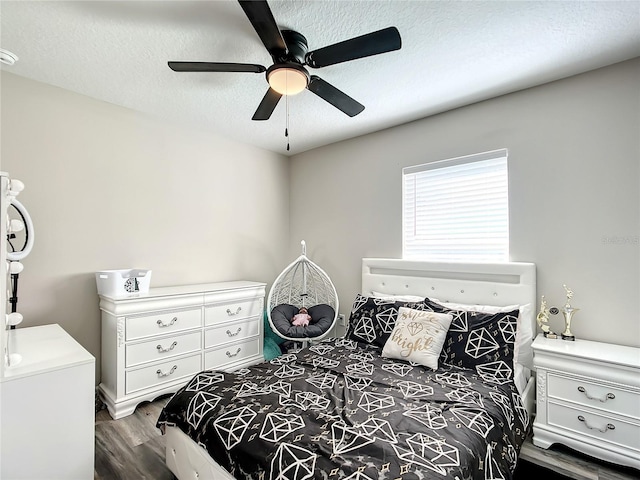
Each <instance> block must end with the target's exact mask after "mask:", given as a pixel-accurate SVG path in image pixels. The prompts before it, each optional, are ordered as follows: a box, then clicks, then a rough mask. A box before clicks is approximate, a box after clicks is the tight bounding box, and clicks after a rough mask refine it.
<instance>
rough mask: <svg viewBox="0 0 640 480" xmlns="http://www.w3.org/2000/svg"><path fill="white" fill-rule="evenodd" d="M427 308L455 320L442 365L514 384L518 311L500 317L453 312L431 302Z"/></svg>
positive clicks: (496, 315)
mask: <svg viewBox="0 0 640 480" xmlns="http://www.w3.org/2000/svg"><path fill="white" fill-rule="evenodd" d="M425 305H426V309H427V310H430V311H433V312H438V313H448V314H450V315H452V316H453V321H452V322H451V326H450V327H449V331H448V332H447V336H446V339H445V341H444V345H443V348H442V353H441V354H440V362H442V363H447V364H449V365H455V366H457V367H462V368H469V369H472V370H475V371H476V372H477V373H478V375H480V377H481V378H482V379H483V380H484V381H485V382H489V383H496V384H503V383H507V382H510V381H512V380H513V374H514V371H513V356H514V351H515V341H516V331H517V326H518V310H514V311H511V312H498V313H480V312H473V311H465V310H452V309H449V308H446V307H443V306H442V305H440V304H438V303H436V302H433V301H431V300H430V299H428V298H427V299H425Z"/></svg>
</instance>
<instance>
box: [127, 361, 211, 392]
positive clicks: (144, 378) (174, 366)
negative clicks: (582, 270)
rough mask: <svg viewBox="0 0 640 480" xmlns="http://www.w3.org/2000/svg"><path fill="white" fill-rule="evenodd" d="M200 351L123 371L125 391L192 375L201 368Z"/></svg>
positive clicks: (132, 390)
mask: <svg viewBox="0 0 640 480" xmlns="http://www.w3.org/2000/svg"><path fill="white" fill-rule="evenodd" d="M201 359H202V356H201V354H200V353H198V354H197V355H191V356H189V357H182V358H176V359H172V360H168V361H165V362H159V363H155V364H153V365H149V366H148V367H143V368H138V369H135V370H127V372H126V373H125V393H126V394H129V393H132V392H135V391H137V390H142V389H144V388H149V387H154V386H156V385H160V384H163V383H170V382H174V381H175V380H178V379H180V378H184V377H192V376H193V375H195V374H196V373H198V372H199V371H201V370H202V368H201Z"/></svg>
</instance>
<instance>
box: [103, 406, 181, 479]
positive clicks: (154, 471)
mask: <svg viewBox="0 0 640 480" xmlns="http://www.w3.org/2000/svg"><path fill="white" fill-rule="evenodd" d="M167 401H168V398H163V399H159V400H156V401H155V402H152V403H143V404H140V405H139V406H138V408H136V411H135V412H134V413H133V415H129V416H128V417H124V418H121V419H120V420H113V419H112V418H111V417H110V416H109V412H108V411H107V410H106V409H104V410H100V411H99V412H98V413H96V433H95V436H96V459H95V460H96V461H95V474H94V480H175V477H174V476H173V474H172V473H171V471H170V470H169V469H168V468H167V466H166V465H165V463H164V459H165V453H164V448H165V443H164V438H163V437H162V435H161V433H160V430H158V429H157V428H156V420H157V419H158V416H159V415H160V411H161V410H162V407H164V405H165V404H166V403H167Z"/></svg>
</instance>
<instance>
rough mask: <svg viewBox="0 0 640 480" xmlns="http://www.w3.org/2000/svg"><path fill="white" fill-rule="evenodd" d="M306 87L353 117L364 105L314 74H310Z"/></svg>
mask: <svg viewBox="0 0 640 480" xmlns="http://www.w3.org/2000/svg"><path fill="white" fill-rule="evenodd" d="M307 88H308V89H309V90H311V91H312V92H313V93H315V94H316V95H318V96H319V97H320V98H322V99H323V100H326V101H327V102H329V103H330V104H331V105H333V106H334V107H336V108H337V109H338V110H342V111H343V112H344V113H346V114H347V115H349V116H350V117H355V116H356V115H358V114H359V113H360V112H362V111H363V110H364V105H362V104H361V103H358V102H357V101H355V100H354V99H353V98H351V97H350V96H349V95H347V94H346V93H344V92H342V91H340V90H338V89H337V88H336V87H334V86H333V85H331V84H330V83H327V82H325V81H324V80H322V79H321V78H320V77H317V76H315V75H311V79H310V80H309V85H308V86H307Z"/></svg>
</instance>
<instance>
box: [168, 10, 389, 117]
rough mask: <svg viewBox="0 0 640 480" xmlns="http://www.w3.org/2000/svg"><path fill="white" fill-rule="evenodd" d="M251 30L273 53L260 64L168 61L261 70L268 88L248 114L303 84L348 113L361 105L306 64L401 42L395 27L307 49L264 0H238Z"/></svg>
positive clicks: (192, 68)
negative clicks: (270, 61) (268, 61)
mask: <svg viewBox="0 0 640 480" xmlns="http://www.w3.org/2000/svg"><path fill="white" fill-rule="evenodd" d="M238 1H239V3H240V6H241V7H242V9H243V10H244V13H245V14H246V15H247V18H248V19H249V21H250V22H251V24H252V25H253V28H254V29H255V30H256V33H257V34H258V36H259V37H260V40H262V43H263V44H264V46H265V47H266V48H267V51H268V52H269V54H270V55H271V58H272V59H273V65H271V66H270V67H269V68H265V67H264V66H262V65H257V64H251V63H223V62H168V63H169V68H171V69H172V70H174V71H176V72H246V73H263V72H266V77H267V82H268V83H269V90H268V91H267V93H266V95H265V96H264V98H263V99H262V101H261V102H260V105H258V109H257V110H256V112H255V114H254V115H253V118H252V120H268V119H269V117H271V114H272V113H273V110H274V109H275V108H276V105H277V104H278V102H279V101H280V98H282V96H283V95H295V94H297V93H300V92H301V91H302V90H304V89H305V88H306V89H307V90H310V91H311V92H313V93H315V94H316V95H318V96H319V97H320V98H322V99H323V100H325V101H327V102H329V103H330V104H331V105H333V106H334V107H336V108H337V109H339V110H341V111H342V112H344V113H345V114H347V115H349V116H350V117H354V116H356V115H358V114H359V113H360V112H362V111H363V110H364V105H362V104H360V103H359V102H357V101H356V100H354V99H353V98H351V97H350V96H349V95H347V94H346V93H344V92H342V91H340V90H338V89H337V88H336V87H334V86H333V85H331V84H330V83H328V82H326V81H324V80H322V79H321V78H320V77H318V76H316V75H309V72H308V71H307V69H306V68H305V66H306V67H311V68H322V67H327V66H329V65H335V64H337V63H342V62H347V61H349V60H355V59H358V58H363V57H369V56H372V55H378V54H380V53H386V52H391V51H393V50H399V49H400V47H401V46H402V41H401V39H400V33H399V32H398V29H397V28H396V27H388V28H385V29H382V30H378V31H376V32H372V33H368V34H366V35H361V36H359V37H355V38H351V39H349V40H345V41H343V42H339V43H335V44H333V45H329V46H327V47H323V48H320V49H318V50H313V51H311V52H309V51H308V46H307V39H306V38H305V37H304V36H303V35H302V34H300V33H298V32H296V31H293V30H280V29H279V28H278V25H277V24H276V21H275V19H274V18H273V14H272V13H271V9H270V8H269V4H268V3H267V1H266V0H238Z"/></svg>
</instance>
